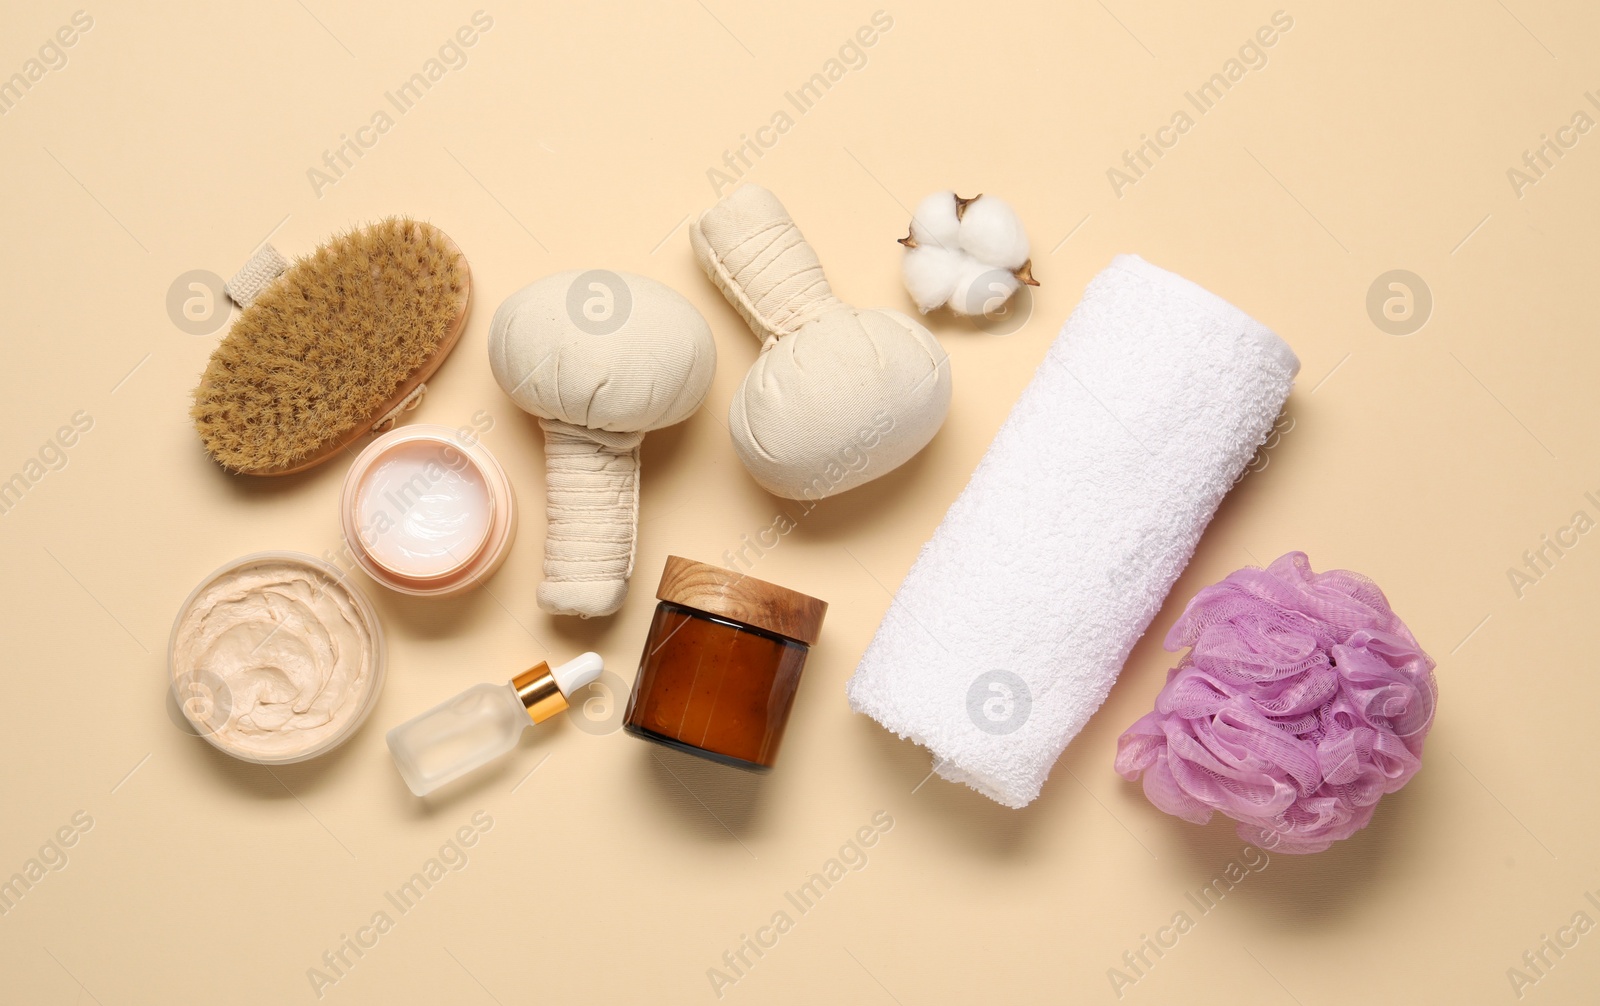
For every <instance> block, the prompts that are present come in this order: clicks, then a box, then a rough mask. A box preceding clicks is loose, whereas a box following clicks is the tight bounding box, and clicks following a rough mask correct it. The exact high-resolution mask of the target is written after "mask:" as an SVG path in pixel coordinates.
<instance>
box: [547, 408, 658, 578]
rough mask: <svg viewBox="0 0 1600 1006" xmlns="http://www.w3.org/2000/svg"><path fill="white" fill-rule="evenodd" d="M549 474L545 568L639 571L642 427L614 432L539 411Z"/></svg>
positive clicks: (557, 571)
mask: <svg viewBox="0 0 1600 1006" xmlns="http://www.w3.org/2000/svg"><path fill="white" fill-rule="evenodd" d="M539 426H540V428H542V429H543V430H544V449H545V462H546V467H547V470H548V478H549V494H548V499H547V508H548V515H549V527H548V530H547V531H546V538H545V559H544V575H545V578H546V580H548V581H555V582H566V583H573V582H583V581H626V580H627V579H628V578H629V577H630V576H632V575H633V560H634V528H635V526H636V525H637V523H638V518H639V444H640V443H641V442H642V441H643V440H644V433H643V432H642V431H639V432H632V433H613V432H610V431H608V430H592V429H588V428H587V427H583V426H575V425H573V424H572V423H565V422H562V421H561V420H559V419H540V420H539Z"/></svg>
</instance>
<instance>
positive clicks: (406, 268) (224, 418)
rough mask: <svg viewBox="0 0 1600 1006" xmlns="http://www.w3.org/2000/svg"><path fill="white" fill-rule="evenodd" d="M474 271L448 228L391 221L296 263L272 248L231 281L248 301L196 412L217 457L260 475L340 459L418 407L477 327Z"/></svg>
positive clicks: (238, 298)
mask: <svg viewBox="0 0 1600 1006" xmlns="http://www.w3.org/2000/svg"><path fill="white" fill-rule="evenodd" d="M471 291H472V278H471V273H470V271H469V270H468V268H467V260H466V257H465V256H464V255H462V254H461V249H460V248H458V247H456V244H455V242H454V241H451V240H450V238H449V237H448V236H446V235H445V233H444V232H443V231H441V230H439V229H438V228H437V227H434V226H432V225H431V224H425V223H420V222H418V221H415V220H408V219H405V218H399V217H395V218H390V219H388V220H384V221H382V222H380V223H376V224H372V225H370V226H368V227H362V228H359V229H357V230H354V231H351V232H350V233H348V234H344V235H342V236H340V237H337V238H335V239H333V240H332V241H329V242H328V243H326V244H324V245H323V246H322V247H320V248H318V249H317V250H316V251H315V252H313V253H312V254H311V255H308V256H306V257H305V258H302V259H300V260H299V261H297V262H295V263H293V264H292V265H291V264H290V263H288V262H286V261H285V260H284V259H283V258H282V257H281V256H279V255H278V253H277V252H276V251H275V250H273V248H272V246H271V245H263V246H262V248H261V250H260V251H258V252H257V253H256V255H255V256H254V257H253V258H252V259H251V260H250V262H249V263H247V264H246V266H245V267H244V269H242V270H240V272H239V274H238V275H236V276H234V278H233V279H231V280H229V282H228V296H229V297H230V298H231V299H232V300H233V301H234V302H235V303H237V304H239V306H240V307H241V308H243V311H242V312H241V313H240V315H239V316H238V318H236V319H235V320H234V323H233V327H232V328H231V329H229V331H228V334H227V336H226V337H225V338H224V339H223V340H222V342H221V344H219V345H218V346H217V348H216V350H215V351H214V352H213V353H212V354H211V360H210V362H209V363H208V364H207V365H206V369H205V373H204V374H203V375H202V376H201V379H200V386H199V387H198V388H196V389H195V392H194V406H193V407H192V408H191V409H190V411H189V415H190V417H191V418H192V419H193V420H194V426H195V430H196V431H197V432H198V433H199V434H200V440H201V442H202V443H203V444H204V445H205V448H206V450H207V451H208V452H209V453H210V454H211V456H212V457H214V458H216V459H217V461H218V462H220V463H221V464H222V466H223V467H224V468H227V469H229V470H231V471H236V472H242V473H244V474H248V475H288V474H290V473H293V472H298V471H303V470H305V469H307V468H310V467H312V466H314V465H317V464H320V463H321V462H323V461H326V460H327V459H328V458H330V457H332V456H334V455H335V454H337V453H339V452H340V451H342V450H343V449H344V448H345V447H347V446H348V445H349V444H351V443H353V442H354V441H356V440H357V439H359V438H360V437H362V436H364V435H366V434H367V433H370V432H381V430H382V429H384V428H386V427H388V426H390V425H392V424H393V422H394V421H395V419H396V418H397V417H398V416H399V414H400V413H401V412H402V411H404V410H405V409H408V408H412V407H414V406H415V405H416V403H417V402H418V401H419V400H420V398H421V395H422V393H423V391H425V390H426V386H425V385H424V383H423V382H425V381H426V380H427V379H428V378H429V377H431V376H432V375H433V373H434V371H436V370H437V369H438V368H439V365H440V364H441V363H443V362H444V358H445V356H446V355H447V354H448V353H449V352H450V350H451V349H452V348H454V347H455V344H456V341H457V340H458V339H459V338H460V337H461V331H462V329H463V328H464V327H465V325H466V320H467V310H468V306H469V303H470V301H471Z"/></svg>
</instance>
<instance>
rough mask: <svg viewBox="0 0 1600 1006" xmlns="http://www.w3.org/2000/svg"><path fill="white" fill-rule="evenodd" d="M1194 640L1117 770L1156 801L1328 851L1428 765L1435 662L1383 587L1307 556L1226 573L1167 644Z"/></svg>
mask: <svg viewBox="0 0 1600 1006" xmlns="http://www.w3.org/2000/svg"><path fill="white" fill-rule="evenodd" d="M1184 646H1188V647H1190V650H1189V652H1188V653H1187V654H1186V655H1185V656H1184V657H1183V659H1182V660H1180V661H1179V662H1178V666H1176V667H1174V668H1172V669H1171V670H1170V671H1168V672H1167V683H1166V685H1165V686H1164V687H1163V688H1162V689H1161V693H1160V694H1159V695H1157V696H1156V707H1155V711H1154V712H1151V713H1148V714H1146V715H1145V716H1142V717H1140V718H1139V720H1138V721H1137V722H1135V723H1134V724H1133V725H1132V726H1130V727H1129V728H1128V729H1127V731H1126V732H1125V733H1123V735H1122V737H1121V738H1119V739H1118V741H1117V760H1116V770H1117V772H1118V773H1120V774H1121V775H1122V777H1123V778H1124V779H1127V780H1129V781H1132V780H1134V779H1137V778H1139V776H1140V774H1141V773H1142V774H1143V776H1144V793H1145V796H1147V797H1148V798H1149V799H1150V802H1151V803H1153V804H1155V805H1156V806H1157V807H1158V808H1160V809H1161V810H1164V811H1166V812H1167V813H1168V814H1172V815H1174V816H1176V817H1181V818H1183V819H1184V820H1185V821H1192V822H1194V823H1195V824H1205V823H1206V822H1207V821H1209V820H1211V814H1212V812H1213V811H1221V812H1222V813H1223V814H1226V815H1227V816H1228V817H1231V818H1233V819H1234V820H1235V821H1237V822H1239V827H1238V832H1239V837H1240V838H1243V839H1244V840H1245V841H1247V842H1254V843H1255V844H1257V845H1260V846H1262V847H1263V848H1268V849H1273V850H1276V851H1279V852H1287V853H1304V852H1321V851H1322V850H1323V849H1326V848H1327V847H1328V846H1330V845H1332V844H1333V843H1334V842H1336V841H1339V840H1340V839H1345V838H1349V837H1350V836H1351V835H1353V834H1355V833H1356V832H1357V831H1359V830H1361V829H1362V828H1365V827H1366V826H1367V823H1368V822H1369V821H1371V820H1372V813H1373V811H1374V810H1375V809H1376V808H1377V805H1378V799H1379V798H1380V797H1381V796H1383V794H1385V793H1392V792H1394V791H1395V790H1397V789H1399V788H1400V787H1402V786H1404V785H1405V784H1406V783H1407V782H1409V781H1410V780H1411V777H1412V776H1413V775H1416V773H1417V769H1419V768H1421V767H1422V762H1421V758H1422V741H1423V738H1425V737H1426V736H1427V733H1428V728H1429V727H1430V726H1431V725H1432V724H1433V713H1434V707H1435V706H1436V704H1437V703H1438V698H1439V690H1438V686H1437V685H1436V684H1435V682H1434V679H1433V667H1434V663H1433V659H1432V658H1431V657H1429V656H1428V655H1427V654H1426V653H1424V652H1422V648H1421V647H1420V646H1418V645H1417V641H1416V639H1415V637H1413V636H1412V635H1411V630H1409V629H1407V628H1406V626H1405V623H1404V622H1402V621H1400V619H1399V617H1398V616H1397V615H1395V613H1394V612H1393V611H1392V610H1391V609H1390V608H1389V602H1388V600H1387V599H1385V598H1384V596H1383V591H1381V590H1379V589H1378V586H1377V584H1375V583H1373V582H1372V581H1371V580H1368V579H1367V578H1366V577H1364V576H1361V575H1359V574H1356V573H1351V572H1349V571H1347V570H1342V569H1336V570H1330V571H1328V572H1324V573H1316V572H1313V571H1312V569H1311V562H1310V560H1308V559H1307V558H1306V555H1305V553H1304V552H1289V553H1287V554H1286V555H1283V556H1281V557H1279V558H1278V559H1277V561H1275V562H1273V563H1272V565H1270V566H1268V567H1267V568H1266V569H1257V568H1256V567H1254V566H1250V567H1247V568H1245V569H1241V570H1237V571H1236V572H1233V573H1230V574H1229V575H1228V576H1227V578H1226V579H1224V580H1223V581H1222V582H1221V583H1216V584H1213V585H1211V586H1209V587H1206V588H1204V589H1203V590H1201V591H1200V592H1199V593H1198V594H1196V595H1195V596H1194V599H1193V600H1191V601H1190V602H1189V606H1188V607H1187V608H1185V609H1184V611H1183V615H1182V617H1180V618H1179V619H1178V621H1177V623H1176V624H1175V625H1173V627H1172V631H1171V632H1169V633H1167V639H1166V648H1167V649H1168V650H1177V649H1179V648H1181V647H1184Z"/></svg>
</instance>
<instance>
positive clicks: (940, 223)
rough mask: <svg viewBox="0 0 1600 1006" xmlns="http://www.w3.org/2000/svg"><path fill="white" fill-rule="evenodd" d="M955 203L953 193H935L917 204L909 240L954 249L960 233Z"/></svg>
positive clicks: (959, 222)
mask: <svg viewBox="0 0 1600 1006" xmlns="http://www.w3.org/2000/svg"><path fill="white" fill-rule="evenodd" d="M957 202H958V200H957V199H956V194H955V193H954V192H935V193H934V194H933V195H931V196H929V197H927V198H926V199H924V200H923V201H922V202H920V203H918V204H917V211H916V212H915V213H913V214H912V215H911V240H912V241H913V242H914V243H915V244H917V245H936V246H939V247H943V248H954V247H956V245H957V244H959V243H960V232H961V218H960V216H959V215H958V213H957V211H956V208H957ZM935 306H937V305H935Z"/></svg>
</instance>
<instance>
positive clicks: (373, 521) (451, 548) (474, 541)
mask: <svg viewBox="0 0 1600 1006" xmlns="http://www.w3.org/2000/svg"><path fill="white" fill-rule="evenodd" d="M356 516H357V518H358V519H359V520H360V522H361V527H362V528H368V529H371V533H370V534H369V535H368V536H366V537H363V539H362V545H363V546H364V547H365V548H366V550H367V554H368V555H369V556H371V557H372V559H373V560H374V561H375V562H377V563H378V564H379V565H381V566H383V567H384V568H385V569H387V570H389V571H390V572H393V573H396V574H398V575H400V576H405V577H411V578H414V579H431V578H433V577H438V576H445V575H448V574H449V573H451V572H453V571H455V570H457V569H459V568H460V567H462V566H463V565H465V564H466V563H468V562H470V561H471V560H472V559H473V558H474V557H475V556H476V555H477V554H478V552H479V551H480V550H481V549H482V548H483V545H484V542H485V541H486V540H487V538H488V536H489V528H490V525H491V524H492V522H493V519H494V500H493V497H491V496H490V494H489V487H488V486H487V485H486V484H485V483H484V479H483V474H482V473H481V472H480V471H478V466H477V465H475V464H473V463H472V462H471V460H470V459H469V458H467V457H466V455H464V454H461V453H460V452H455V453H454V454H453V456H452V455H451V453H450V452H449V451H448V450H447V449H446V448H445V447H443V446H441V445H440V444H437V443H435V442H433V441H429V440H403V441H400V442H399V443H397V444H395V445H394V446H392V447H390V448H389V449H388V450H386V451H384V452H383V453H382V454H380V455H378V456H377V457H376V458H375V459H373V461H372V464H371V467H369V468H368V469H367V471H366V473H365V474H364V475H363V477H362V480H361V483H360V486H359V488H358V489H357V491H356Z"/></svg>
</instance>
